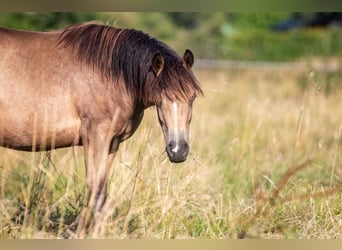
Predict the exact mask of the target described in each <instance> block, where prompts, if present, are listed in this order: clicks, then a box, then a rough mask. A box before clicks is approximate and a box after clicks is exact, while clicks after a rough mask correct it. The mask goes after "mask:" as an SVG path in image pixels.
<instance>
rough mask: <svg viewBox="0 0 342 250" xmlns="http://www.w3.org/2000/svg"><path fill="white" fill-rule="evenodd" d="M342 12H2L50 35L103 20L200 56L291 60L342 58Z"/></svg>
mask: <svg viewBox="0 0 342 250" xmlns="http://www.w3.org/2000/svg"><path fill="white" fill-rule="evenodd" d="M341 19H342V18H341V13H287V12H273V13H250V12H247V13H243V12H242V13H241V12H240V13H239V12H236V13H224V12H209V13H203V12H195V13H191V12H129V13H124V12H120V13H104V12H101V13H75V12H73V13H71V12H64V13H62V12H58V13H56V12H55V13H54V12H50V13H35V12H30V13H2V14H1V15H0V26H5V27H13V28H20V29H29V30H40V31H46V30H51V29H59V28H62V27H64V26H66V25H68V24H72V23H80V22H85V21H90V20H100V21H103V22H105V23H109V24H113V25H115V26H118V27H124V28H134V29H140V30H143V31H145V32H147V33H149V34H151V35H152V36H155V37H157V38H158V39H160V40H163V41H164V42H166V43H167V44H169V45H170V46H171V47H172V48H173V49H175V50H176V51H177V52H179V53H183V51H184V49H185V48H186V47H188V48H191V49H192V50H193V51H194V52H195V55H196V57H197V58H206V59H212V58H216V59H231V60H253V61H256V60H257V61H291V60H296V59H302V58H307V57H330V56H334V57H336V56H340V55H341V54H342V48H341V44H342V43H341V41H342V32H341V27H342V26H341V25H342V21H341Z"/></svg>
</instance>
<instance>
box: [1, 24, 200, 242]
mask: <svg viewBox="0 0 342 250" xmlns="http://www.w3.org/2000/svg"><path fill="white" fill-rule="evenodd" d="M0 55H1V57H0V146H2V147H7V148H11V149H14V150H22V151H30V152H38V151H47V150H53V149H58V148H64V147H74V146H83V148H84V161H85V167H86V190H87V191H86V194H85V204H84V206H83V208H82V211H81V213H80V216H79V218H78V225H77V229H76V234H75V235H77V237H80V238H81V237H86V236H87V235H88V232H89V230H88V229H89V227H90V225H91V224H92V225H93V226H94V228H95V229H94V230H95V231H96V228H97V227H96V225H98V224H99V220H101V209H102V207H103V206H104V204H105V200H106V196H107V179H108V175H109V171H110V168H111V165H112V162H113V159H114V157H115V155H116V153H117V151H118V149H119V145H120V143H121V142H123V141H125V140H126V139H128V138H129V137H130V136H131V135H132V134H133V133H134V132H135V131H136V129H137V128H138V126H139V124H140V123H141V121H142V118H143V115H144V110H145V109H147V108H149V107H151V106H155V107H156V110H157V116H158V120H159V123H160V126H161V128H162V132H163V135H164V139H165V144H166V153H167V155H168V158H169V160H170V161H171V162H173V163H179V162H183V161H185V160H186V158H187V155H188V152H189V125H190V121H191V117H192V105H193V102H194V100H195V98H196V97H198V96H200V95H203V91H202V89H201V86H200V84H199V82H198V80H197V79H196V77H195V76H194V73H193V71H192V66H193V63H194V55H193V53H192V52H191V51H190V50H189V49H186V50H185V52H184V55H183V57H180V56H178V55H177V53H176V52H175V51H174V50H172V49H171V48H170V47H169V46H168V45H166V44H165V43H163V42H162V41H159V40H157V39H156V38H154V37H152V36H150V35H148V34H146V33H144V32H143V31H139V30H135V29H124V28H117V27H113V26H110V25H105V24H102V23H97V22H89V23H81V24H73V25H70V26H67V27H65V28H64V29H60V30H52V31H47V32H37V31H25V30H17V29H8V28H0Z"/></svg>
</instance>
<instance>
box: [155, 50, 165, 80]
mask: <svg viewBox="0 0 342 250" xmlns="http://www.w3.org/2000/svg"><path fill="white" fill-rule="evenodd" d="M163 68H164V58H163V57H162V55H161V54H160V53H159V52H157V53H155V54H154V56H153V58H152V70H153V72H154V73H155V74H156V76H159V75H160V73H161V72H162V70H163Z"/></svg>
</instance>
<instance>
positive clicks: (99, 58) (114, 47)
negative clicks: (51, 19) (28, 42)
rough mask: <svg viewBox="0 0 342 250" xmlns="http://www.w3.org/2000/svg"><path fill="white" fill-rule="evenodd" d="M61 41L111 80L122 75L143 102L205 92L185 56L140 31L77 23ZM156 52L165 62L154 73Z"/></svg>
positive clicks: (60, 38) (68, 29)
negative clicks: (184, 60)
mask: <svg viewBox="0 0 342 250" xmlns="http://www.w3.org/2000/svg"><path fill="white" fill-rule="evenodd" d="M59 43H60V44H63V45H64V46H65V47H69V46H70V47H72V48H73V49H74V50H75V51H76V54H77V56H78V58H79V59H80V60H81V61H83V62H85V63H86V64H87V65H89V66H91V67H93V68H94V69H97V70H98V71H99V72H100V74H101V75H102V76H103V77H105V78H106V79H107V80H108V81H112V82H116V81H118V80H119V79H120V78H122V79H123V80H124V81H125V83H126V88H127V91H128V92H129V93H131V94H132V95H133V96H134V97H135V98H137V100H139V101H142V102H143V103H150V104H155V103H158V102H160V100H161V97H162V95H163V94H164V95H166V96H167V97H168V98H170V99H174V98H176V99H181V100H191V99H193V98H195V97H196V96H197V95H202V94H203V92H202V90H201V88H200V86H199V84H198V82H197V80H196V78H195V77H194V75H193V74H192V72H191V70H189V69H187V68H186V67H185V66H183V63H182V59H181V58H180V57H179V56H178V55H177V54H176V53H175V52H174V51H173V50H171V49H170V48H169V47H168V46H167V45H166V44H165V43H163V42H160V41H158V40H157V39H155V38H152V37H150V36H149V35H147V34H145V33H143V32H141V31H137V30H133V29H120V28H115V27H112V26H108V25H103V24H96V23H86V24H78V25H72V26H69V27H67V28H66V29H64V30H63V31H62V33H61V35H60V37H59ZM156 53H160V55H161V56H162V57H163V59H164V62H165V63H164V68H163V70H162V72H161V74H160V75H159V76H156V75H153V74H151V73H153V72H152V68H151V65H152V58H153V56H154V55H155V54H156Z"/></svg>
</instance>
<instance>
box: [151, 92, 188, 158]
mask: <svg viewBox="0 0 342 250" xmlns="http://www.w3.org/2000/svg"><path fill="white" fill-rule="evenodd" d="M191 110H192V102H190V101H189V102H184V101H178V100H170V99H168V98H163V100H162V102H161V103H160V104H159V105H157V111H158V118H159V123H160V126H161V127H162V130H163V133H164V138H165V142H166V152H167V155H168V156H169V159H170V161H171V162H183V161H185V160H186V157H187V156H188V153H189V143H188V141H189V140H188V139H189V125H190V121H191V113H192V112H191Z"/></svg>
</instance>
